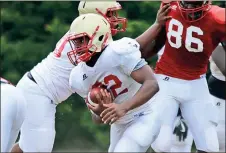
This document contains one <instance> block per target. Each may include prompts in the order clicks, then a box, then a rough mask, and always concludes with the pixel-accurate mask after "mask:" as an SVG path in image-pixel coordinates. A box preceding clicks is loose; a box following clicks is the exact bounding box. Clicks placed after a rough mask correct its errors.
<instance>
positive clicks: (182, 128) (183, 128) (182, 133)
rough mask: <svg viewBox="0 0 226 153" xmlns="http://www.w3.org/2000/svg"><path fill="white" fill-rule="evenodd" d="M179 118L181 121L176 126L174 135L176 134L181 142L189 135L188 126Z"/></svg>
mask: <svg viewBox="0 0 226 153" xmlns="http://www.w3.org/2000/svg"><path fill="white" fill-rule="evenodd" d="M179 118H180V119H179V120H178V123H177V124H176V126H175V129H174V131H173V134H175V135H176V136H177V137H178V138H179V141H184V140H185V139H186V138H187V135H188V126H187V124H186V123H185V121H184V119H183V118H182V117H179Z"/></svg>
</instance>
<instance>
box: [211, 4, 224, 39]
mask: <svg viewBox="0 0 226 153" xmlns="http://www.w3.org/2000/svg"><path fill="white" fill-rule="evenodd" d="M213 18H214V20H215V22H216V30H217V33H218V35H219V39H220V41H225V40H226V23H225V8H221V7H217V8H216V9H215V10H214V14H213Z"/></svg>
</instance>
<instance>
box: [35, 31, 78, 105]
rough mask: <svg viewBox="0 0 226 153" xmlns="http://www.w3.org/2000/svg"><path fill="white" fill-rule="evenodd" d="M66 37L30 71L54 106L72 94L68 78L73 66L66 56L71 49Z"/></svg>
mask: <svg viewBox="0 0 226 153" xmlns="http://www.w3.org/2000/svg"><path fill="white" fill-rule="evenodd" d="M66 35H67V33H66V34H65V35H64V36H63V37H62V38H61V39H60V41H59V42H58V43H57V44H56V48H55V50H54V51H53V52H51V53H50V54H49V55H48V56H47V58H45V59H44V60H42V61H41V62H40V63H39V64H38V65H36V66H35V67H34V68H33V69H32V70H31V74H32V76H33V77H34V79H35V81H36V82H37V84H38V85H39V87H40V88H41V90H42V91H43V92H44V93H45V94H46V95H47V96H48V97H49V98H50V99H51V100H53V101H54V103H56V104H58V103H60V102H62V101H64V100H66V99H67V98H68V97H69V96H70V95H71V94H72V91H71V89H70V87H69V76H70V73H71V70H72V69H73V67H74V65H73V64H72V63H71V62H70V61H69V59H68V56H67V53H68V52H69V51H71V48H70V44H69V42H68V41H67V39H66Z"/></svg>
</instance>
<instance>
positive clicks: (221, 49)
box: [211, 42, 226, 76]
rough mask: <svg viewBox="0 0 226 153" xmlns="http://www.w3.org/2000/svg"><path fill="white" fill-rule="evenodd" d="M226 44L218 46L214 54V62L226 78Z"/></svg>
mask: <svg viewBox="0 0 226 153" xmlns="http://www.w3.org/2000/svg"><path fill="white" fill-rule="evenodd" d="M225 51H226V49H225V42H224V43H222V45H218V46H217V48H216V49H215V50H214V51H213V53H212V56H211V58H212V60H213V61H214V63H215V64H216V66H217V67H218V68H219V70H220V71H221V72H222V74H223V75H224V76H226V72H225Z"/></svg>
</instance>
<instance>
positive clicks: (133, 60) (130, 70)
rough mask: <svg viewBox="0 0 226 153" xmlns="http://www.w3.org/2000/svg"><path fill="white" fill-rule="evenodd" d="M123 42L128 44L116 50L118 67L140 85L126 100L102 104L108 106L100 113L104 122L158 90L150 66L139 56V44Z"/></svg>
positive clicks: (120, 114) (117, 116)
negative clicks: (118, 102)
mask: <svg viewBox="0 0 226 153" xmlns="http://www.w3.org/2000/svg"><path fill="white" fill-rule="evenodd" d="M126 41H128V42H126ZM124 43H127V44H128V45H127V46H126V47H125V48H121V49H122V50H120V51H118V54H120V55H119V56H118V61H119V62H120V67H121V69H122V71H123V72H124V73H125V74H126V75H128V76H130V77H132V78H133V79H134V80H135V81H137V82H138V83H140V84H142V86H141V88H140V89H139V90H138V91H137V93H136V94H135V95H134V96H133V97H131V98H130V99H129V100H128V101H125V102H123V103H121V104H116V103H110V104H107V105H105V104H104V106H106V107H108V108H107V109H105V110H104V111H103V112H102V113H101V115H100V117H101V118H102V120H103V121H104V122H105V123H109V122H111V123H113V122H115V121H116V120H117V119H119V118H120V117H122V116H124V115H125V114H126V113H127V112H128V111H130V110H132V109H134V108H136V107H139V106H141V105H142V104H144V103H146V102H147V101H148V100H149V99H150V98H151V97H152V96H154V95H155V94H156V93H157V92H158V90H159V87H158V83H157V80H156V78H155V76H154V73H153V72H152V69H151V67H150V66H149V65H147V62H146V61H145V60H144V59H142V58H141V53H140V50H139V44H138V43H137V42H136V41H135V40H132V39H125V42H124ZM128 61H129V62H128Z"/></svg>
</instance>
